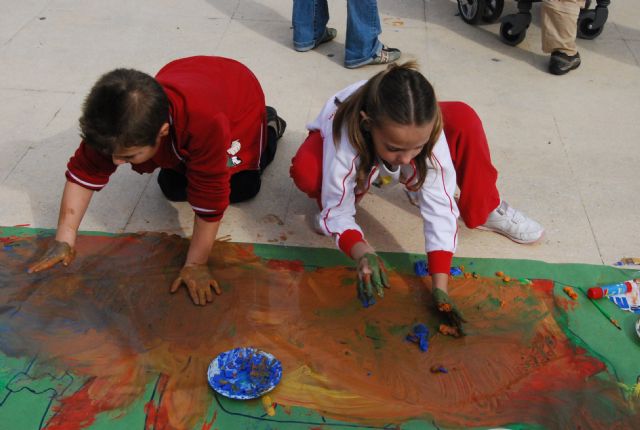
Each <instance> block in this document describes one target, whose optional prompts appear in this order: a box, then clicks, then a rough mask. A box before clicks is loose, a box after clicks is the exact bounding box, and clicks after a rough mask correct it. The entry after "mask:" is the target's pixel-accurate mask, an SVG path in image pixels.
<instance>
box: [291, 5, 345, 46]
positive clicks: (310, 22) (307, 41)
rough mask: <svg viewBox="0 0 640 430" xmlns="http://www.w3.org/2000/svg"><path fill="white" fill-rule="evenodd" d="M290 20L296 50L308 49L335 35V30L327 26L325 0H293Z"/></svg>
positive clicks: (327, 18) (327, 14)
mask: <svg viewBox="0 0 640 430" xmlns="http://www.w3.org/2000/svg"><path fill="white" fill-rule="evenodd" d="M291 22H292V24H293V47H294V49H295V50H296V51H300V52H305V51H309V50H311V49H313V48H315V47H316V46H318V45H319V44H321V43H325V42H328V41H330V40H331V39H333V38H334V37H336V34H337V32H336V30H335V29H334V28H328V27H327V22H329V8H328V6H327V0H294V1H293V12H292V18H291Z"/></svg>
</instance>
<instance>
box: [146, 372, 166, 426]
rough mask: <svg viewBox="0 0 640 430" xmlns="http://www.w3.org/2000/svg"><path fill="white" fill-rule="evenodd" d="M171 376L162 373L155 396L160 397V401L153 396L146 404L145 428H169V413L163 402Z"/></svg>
mask: <svg viewBox="0 0 640 430" xmlns="http://www.w3.org/2000/svg"><path fill="white" fill-rule="evenodd" d="M168 381H169V377H168V376H167V375H160V379H159V380H158V385H157V386H156V391H155V393H154V396H153V397H156V396H157V397H158V403H156V402H155V400H154V399H153V398H152V399H151V400H149V401H148V402H147V403H146V404H145V405H144V413H145V414H146V415H147V417H146V419H145V420H144V430H154V429H163V428H167V426H168V425H169V413H168V411H167V408H165V407H164V406H163V405H162V404H161V402H162V395H163V394H164V390H165V388H166V387H167V382H168Z"/></svg>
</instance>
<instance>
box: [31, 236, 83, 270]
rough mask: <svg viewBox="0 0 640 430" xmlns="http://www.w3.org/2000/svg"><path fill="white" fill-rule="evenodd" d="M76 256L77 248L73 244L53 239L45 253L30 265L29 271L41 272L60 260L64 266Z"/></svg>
mask: <svg viewBox="0 0 640 430" xmlns="http://www.w3.org/2000/svg"><path fill="white" fill-rule="evenodd" d="M74 258H76V250H75V249H74V248H72V247H71V245H69V244H68V243H67V242H60V241H58V240H53V241H52V242H51V243H50V244H49V247H48V248H47V251H46V252H45V253H44V255H43V256H42V257H40V259H39V260H38V261H36V262H35V263H34V264H32V265H31V266H29V269H28V270H27V271H28V272H29V273H35V272H39V271H41V270H46V269H49V268H51V267H53V266H55V265H56V264H58V263H60V262H62V265H63V266H68V265H69V263H71V262H72V261H73V259H74Z"/></svg>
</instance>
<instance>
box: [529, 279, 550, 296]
mask: <svg viewBox="0 0 640 430" xmlns="http://www.w3.org/2000/svg"><path fill="white" fill-rule="evenodd" d="M531 281H532V282H533V284H532V285H531V288H533V289H534V290H536V291H540V292H541V293H545V294H549V295H553V281H550V280H548V279H531Z"/></svg>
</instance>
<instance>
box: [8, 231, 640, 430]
mask: <svg viewBox="0 0 640 430" xmlns="http://www.w3.org/2000/svg"><path fill="white" fill-rule="evenodd" d="M45 245H46V243H45V240H41V241H35V240H33V239H25V240H22V242H21V246H20V247H16V248H14V249H15V250H14V251H12V252H10V253H0V267H1V269H0V282H1V283H2V285H3V288H1V289H0V303H1V304H2V312H0V326H1V327H2V330H0V348H1V349H2V352H3V353H4V354H6V355H10V356H15V357H27V356H35V355H37V356H38V360H39V362H44V363H47V364H50V365H52V366H55V367H56V368H60V369H65V370H69V371H70V372H73V373H74V374H76V375H79V376H82V377H85V378H86V383H85V385H84V386H83V387H82V389H81V390H80V391H77V392H76V393H74V394H71V395H70V396H68V397H67V398H66V399H64V400H63V401H62V402H60V403H59V404H58V405H57V415H56V417H55V418H54V419H52V420H51V421H50V422H49V423H47V426H46V428H50V429H53V428H58V429H66V430H68V429H80V428H83V427H85V426H87V425H89V424H91V422H93V419H94V417H95V414H97V413H100V412H107V411H108V412H111V413H112V414H113V416H117V414H118V411H125V410H126V408H127V407H129V406H130V405H131V404H132V403H133V402H134V401H136V400H137V399H139V398H140V397H141V396H142V395H143V393H144V392H145V387H146V386H147V385H148V384H150V383H153V381H156V384H158V385H159V386H161V388H162V395H161V396H159V395H158V396H156V397H154V398H153V399H151V400H150V401H148V403H147V405H146V408H145V412H146V414H147V423H146V424H145V426H149V427H147V428H167V429H171V428H173V429H181V428H193V426H194V425H196V423H198V422H200V423H202V422H204V420H205V419H206V418H207V411H208V410H209V409H210V408H211V407H212V404H214V403H215V401H214V400H213V392H212V391H211V389H210V388H209V387H208V385H207V381H206V369H207V366H208V364H209V362H210V361H211V360H212V359H213V358H214V357H215V356H216V355H217V354H219V353H221V352H223V351H225V350H228V349H231V348H234V347H238V346H254V347H257V348H260V349H263V350H265V351H269V352H271V353H273V354H274V355H275V356H276V357H277V358H279V359H280V360H281V361H282V365H283V379H282V382H281V383H280V385H279V386H278V387H277V388H276V389H275V390H274V391H273V392H272V393H270V397H271V400H272V401H273V403H277V404H278V406H279V409H278V411H279V412H278V414H281V413H282V412H281V411H282V410H283V409H281V408H280V407H282V408H284V410H286V409H287V408H289V407H292V406H302V407H305V408H309V409H312V410H315V411H317V412H318V413H321V414H323V415H325V416H329V417H332V418H335V419H340V420H345V421H349V422H354V423H360V424H366V425H384V424H388V423H394V424H401V423H403V422H405V421H408V420H410V419H426V420H429V421H431V420H435V421H436V422H437V423H438V424H439V425H441V426H450V427H476V426H499V425H501V424H507V423H515V422H521V423H522V422H524V423H535V424H540V425H543V426H545V427H548V428H558V429H564V428H580V426H582V427H581V428H593V429H615V428H618V427H616V426H620V427H619V428H623V426H626V425H627V424H628V423H631V422H632V421H631V420H632V419H637V417H634V416H631V415H630V413H629V412H628V410H629V408H628V405H626V403H625V399H624V397H623V396H622V395H621V393H620V392H619V390H618V389H617V387H616V384H615V381H614V380H613V379H610V378H609V377H608V376H607V374H606V373H602V374H601V375H598V376H597V377H596V376H595V375H596V374H599V373H601V372H603V371H605V366H604V364H603V363H601V362H600V361H599V360H597V359H596V358H594V357H591V356H589V355H587V354H586V352H585V351H584V350H582V349H580V348H577V347H575V346H574V345H572V344H571V343H570V341H569V340H568V339H567V337H566V336H565V334H564V333H563V331H562V330H561V328H560V327H559V325H558V324H557V322H556V319H554V314H555V313H556V312H562V310H561V309H560V308H557V306H556V305H555V302H554V298H553V296H552V295H551V284H550V282H545V281H536V282H534V284H533V286H530V285H525V286H523V285H517V283H513V284H509V285H508V286H504V285H503V286H497V285H493V284H494V283H495V282H493V281H492V280H491V279H488V280H483V279H472V278H456V279H453V280H451V281H450V287H449V292H450V296H451V298H452V300H454V301H455V303H456V304H457V306H458V307H459V308H460V310H461V312H462V313H463V314H464V315H465V317H466V319H467V320H468V323H467V324H465V326H464V328H465V332H466V334H467V335H466V336H465V337H461V338H458V339H455V338H452V337H450V336H444V335H442V334H440V333H438V327H439V325H440V323H441V321H439V320H438V316H437V311H436V310H435V308H434V303H433V301H432V300H431V295H430V294H429V292H428V291H427V290H426V288H425V285H424V282H425V281H424V280H421V279H420V278H418V277H416V276H413V275H410V274H406V275H402V274H398V273H395V272H390V283H391V289H390V290H388V291H386V294H385V297H384V298H383V299H380V300H378V301H377V303H376V305H374V306H372V307H370V308H368V309H364V308H363V307H362V306H361V305H360V303H359V302H358V300H357V298H356V287H355V285H354V280H355V278H356V273H355V271H354V270H353V269H352V268H347V267H329V268H313V269H309V268H307V270H305V268H304V267H303V266H302V264H301V263H296V262H285V261H265V260H263V259H261V258H259V257H256V256H255V255H254V253H253V250H252V247H251V246H249V245H239V244H233V243H217V244H216V246H215V249H214V252H213V254H212V257H211V265H212V267H213V271H214V273H215V276H216V279H217V280H218V282H219V284H220V286H221V288H222V290H223V293H222V295H220V296H216V297H215V299H214V302H213V303H212V304H210V305H208V306H206V307H197V306H194V305H193V304H192V303H191V300H190V299H189V297H188V294H187V292H186V291H185V290H184V288H183V289H181V290H179V292H178V293H177V294H175V295H171V294H169V286H170V284H171V282H172V281H173V279H174V278H175V277H176V276H177V274H178V271H179V270H180V267H181V265H182V262H183V259H184V256H185V254H186V249H187V245H188V242H187V241H186V240H184V239H181V238H178V237H176V236H167V235H162V234H148V235H134V236H128V237H116V238H108V237H88V236H82V237H80V239H79V244H78V258H77V260H76V261H74V263H73V264H72V265H71V266H70V267H68V268H55V269H53V270H50V271H48V272H44V273H39V274H34V275H28V274H27V273H26V272H25V267H26V266H27V264H28V263H29V262H31V261H33V260H34V259H35V258H36V257H37V255H39V253H41V252H42V251H43V249H44V247H45ZM301 252H304V251H301ZM501 304H506V305H504V306H503V305H501ZM417 322H422V323H425V324H426V325H427V326H428V327H429V328H430V331H431V334H432V337H431V338H430V342H429V350H428V352H426V353H422V352H420V351H419V350H418V348H416V346H415V345H414V344H411V343H409V342H407V341H406V340H405V336H406V334H407V333H408V332H410V331H411V328H412V326H413V325H414V324H415V323H417ZM433 366H439V367H442V368H446V370H447V373H441V372H439V373H432V372H431V371H430V369H431V368H432V367H433ZM159 375H161V376H160V377H159ZM257 408H258V409H259V412H257V413H264V410H263V409H262V407H261V406H260V404H259V403H258V404H257ZM63 420H64V421H63ZM627 420H628V421H627Z"/></svg>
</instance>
